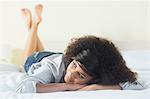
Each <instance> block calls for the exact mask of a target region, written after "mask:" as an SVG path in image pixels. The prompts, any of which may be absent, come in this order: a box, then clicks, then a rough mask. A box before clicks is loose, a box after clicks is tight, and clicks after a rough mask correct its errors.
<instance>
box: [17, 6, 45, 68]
mask: <svg viewBox="0 0 150 99" xmlns="http://www.w3.org/2000/svg"><path fill="white" fill-rule="evenodd" d="M35 11H36V17H35V18H34V19H33V20H32V15H31V12H30V10H28V9H23V10H22V12H23V15H24V16H25V18H26V20H27V27H28V30H29V32H30V33H29V35H28V39H27V43H26V46H25V49H24V53H23V60H25V59H26V58H27V57H28V56H30V55H31V54H33V53H34V52H37V51H40V50H43V49H44V47H43V45H42V43H41V41H40V39H39V37H38V35H37V30H38V25H39V23H40V22H41V12H42V6H41V5H36V7H35ZM20 67H21V68H20V69H22V67H23V66H22V65H21V66H20Z"/></svg>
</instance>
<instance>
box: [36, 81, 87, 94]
mask: <svg viewBox="0 0 150 99" xmlns="http://www.w3.org/2000/svg"><path fill="white" fill-rule="evenodd" d="M83 87H85V85H79V84H67V83H50V84H40V83H37V84H36V92H37V93H48V92H58V91H66V90H70V91H73V90H78V89H80V88H83Z"/></svg>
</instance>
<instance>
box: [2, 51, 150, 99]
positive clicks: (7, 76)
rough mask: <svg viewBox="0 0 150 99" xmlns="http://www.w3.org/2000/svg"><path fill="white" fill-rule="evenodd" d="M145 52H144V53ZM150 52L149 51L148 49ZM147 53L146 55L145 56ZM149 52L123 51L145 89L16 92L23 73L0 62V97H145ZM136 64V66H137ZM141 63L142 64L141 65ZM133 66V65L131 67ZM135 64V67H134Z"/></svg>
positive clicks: (149, 88)
mask: <svg viewBox="0 0 150 99" xmlns="http://www.w3.org/2000/svg"><path fill="white" fill-rule="evenodd" d="M144 53H145V54H144ZM149 53H150V51H149ZM147 55H148V56H147ZM149 55H150V54H148V53H147V52H141V53H140V52H139V51H136V52H135V51H134V52H132V51H127V52H123V56H124V58H125V59H126V60H127V64H128V65H130V68H132V69H134V70H135V71H137V72H138V73H139V78H140V79H143V80H145V81H146V85H147V89H145V90H141V91H137V90H100V91H73V92H55V93H44V94H33V93H31V94H16V93H15V88H16V85H17V83H18V82H19V81H20V80H21V79H23V78H24V77H25V73H20V72H18V71H17V66H16V65H12V64H6V63H5V64H4V63H0V96H2V98H0V99H32V98H36V99H41V98H43V99H49V98H50V99H53V98H55V99H59V98H61V99H68V98H69V99H70V98H73V99H75V98H76V99H84V98H86V99H100V98H102V99H110V98H111V99H133V98H134V99H147V98H149V97H150V70H149V67H150V64H149V61H150V57H149ZM137 65H138V66H137ZM141 65H142V66H141ZM132 66H134V67H132ZM136 66H137V67H136Z"/></svg>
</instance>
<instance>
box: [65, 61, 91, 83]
mask: <svg viewBox="0 0 150 99" xmlns="http://www.w3.org/2000/svg"><path fill="white" fill-rule="evenodd" d="M81 66H83V65H82V64H81V63H80V62H78V61H76V60H73V61H72V62H71V63H70V64H69V66H68V68H67V70H66V75H65V77H64V80H65V82H66V83H73V84H86V83H87V82H89V81H90V80H91V79H92V77H91V76H90V75H88V74H87V73H86V72H85V71H84V70H83V69H82V68H81Z"/></svg>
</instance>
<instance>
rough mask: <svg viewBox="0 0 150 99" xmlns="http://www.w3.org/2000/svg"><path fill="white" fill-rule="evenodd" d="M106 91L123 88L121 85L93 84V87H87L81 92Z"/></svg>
mask: <svg viewBox="0 0 150 99" xmlns="http://www.w3.org/2000/svg"><path fill="white" fill-rule="evenodd" d="M106 89H112V90H121V87H120V86H119V85H98V84H92V85H88V86H85V87H83V88H81V89H79V90H81V91H82V90H83V91H84V90H85V91H88V90H106Z"/></svg>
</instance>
